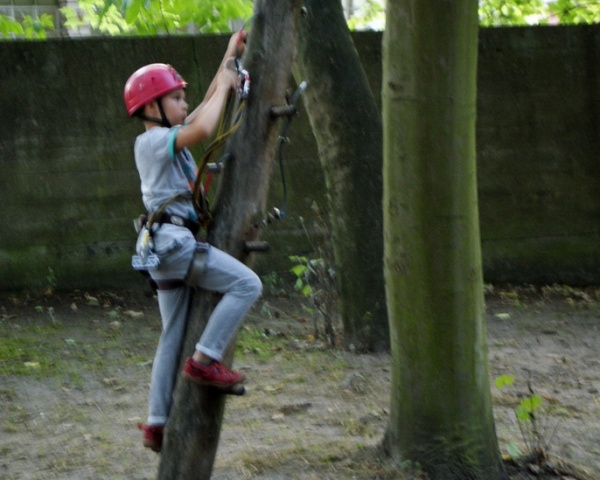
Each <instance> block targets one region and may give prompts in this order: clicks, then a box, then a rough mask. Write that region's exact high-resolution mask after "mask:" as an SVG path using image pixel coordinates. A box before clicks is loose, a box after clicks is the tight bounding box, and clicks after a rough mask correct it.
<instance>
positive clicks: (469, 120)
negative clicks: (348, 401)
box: [383, 0, 507, 480]
mask: <svg viewBox="0 0 600 480" xmlns="http://www.w3.org/2000/svg"><path fill="white" fill-rule="evenodd" d="M386 17H387V26H386V31H385V33H384V42H383V51H384V59H383V62H384V71H383V119H384V170H383V174H384V252H385V254H384V269H385V276H386V289H387V300H388V314H389V318H390V338H391V347H392V389H391V411H390V422H389V425H388V429H387V432H386V436H385V439H384V442H383V445H384V447H385V449H386V450H387V451H388V452H389V453H390V454H391V455H392V456H394V457H395V458H397V459H401V460H411V461H413V462H418V463H420V464H421V465H422V466H423V468H424V469H425V471H426V472H427V473H428V474H429V476H430V478H431V479H433V480H454V479H457V480H458V479H461V480H462V479H477V480H499V479H505V478H507V477H506V474H505V472H504V469H503V465H502V461H501V458H500V454H499V450H498V443H497V439H496V433H495V426H494V419H493V415H492V405H491V394H490V387H489V378H488V365H487V343H486V341H487V339H486V326H485V311H484V302H483V280H482V269H481V251H480V239H479V224H478V206H477V185H476V162H475V116H476V65H477V28H478V26H477V20H478V18H477V2H476V1H475V0H457V1H452V2H450V1H439V0H418V1H415V0H388V3H387V15H386Z"/></svg>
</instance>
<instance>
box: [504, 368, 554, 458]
mask: <svg viewBox="0 0 600 480" xmlns="http://www.w3.org/2000/svg"><path fill="white" fill-rule="evenodd" d="M494 383H495V385H496V387H498V388H500V389H502V388H504V387H506V386H509V385H512V384H513V383H514V377H513V376H512V375H501V376H499V377H497V378H496V379H495V381H494ZM527 389H528V391H529V395H528V396H525V397H523V398H522V399H521V401H520V402H519V404H518V405H517V407H516V408H515V416H516V417H517V423H518V424H519V429H520V430H521V436H522V437H523V441H524V442H525V445H526V447H527V451H528V457H527V461H528V462H531V463H535V464H538V465H540V464H542V463H543V462H544V461H545V460H546V459H547V457H548V450H549V448H550V442H551V440H552V436H553V434H554V432H549V430H548V429H547V428H545V426H544V425H543V423H544V419H543V415H542V413H543V399H542V397H541V396H540V395H538V394H537V393H535V391H534V389H533V387H532V386H531V383H530V382H527ZM509 455H510V456H511V457H512V458H516V457H517V456H520V451H519V449H518V447H516V446H515V445H514V444H511V445H509Z"/></svg>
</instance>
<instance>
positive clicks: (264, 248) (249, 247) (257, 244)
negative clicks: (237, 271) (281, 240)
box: [244, 240, 271, 252]
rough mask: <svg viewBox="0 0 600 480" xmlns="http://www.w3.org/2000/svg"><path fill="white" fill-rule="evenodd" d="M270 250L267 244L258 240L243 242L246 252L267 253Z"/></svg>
mask: <svg viewBox="0 0 600 480" xmlns="http://www.w3.org/2000/svg"><path fill="white" fill-rule="evenodd" d="M269 250H271V245H270V244H269V242H263V241H260V240H254V241H248V242H244V251H246V252H268V251H269Z"/></svg>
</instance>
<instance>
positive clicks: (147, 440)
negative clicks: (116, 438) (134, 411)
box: [138, 423, 165, 453]
mask: <svg viewBox="0 0 600 480" xmlns="http://www.w3.org/2000/svg"><path fill="white" fill-rule="evenodd" d="M138 428H139V429H140V430H141V431H142V432H144V437H143V440H142V443H143V445H144V447H146V448H149V449H151V450H153V451H155V452H157V453H158V452H160V449H161V448H162V441H163V432H164V429H165V427H164V425H144V424H141V423H139V424H138Z"/></svg>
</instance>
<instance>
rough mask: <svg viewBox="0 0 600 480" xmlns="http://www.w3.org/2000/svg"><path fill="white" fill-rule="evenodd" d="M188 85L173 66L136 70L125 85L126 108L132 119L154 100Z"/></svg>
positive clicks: (155, 65)
mask: <svg viewBox="0 0 600 480" xmlns="http://www.w3.org/2000/svg"><path fill="white" fill-rule="evenodd" d="M186 86H187V83H186V82H185V81H184V80H183V78H181V75H179V73H177V70H175V69H174V68H173V67H172V66H171V65H166V64H164V63H152V64H150V65H146V66H145V67H142V68H140V69H139V70H136V71H135V72H134V73H133V74H132V75H131V77H129V80H127V83H126V84H125V92H124V93H123V96H124V97H125V107H127V113H128V114H129V116H130V117H131V116H132V115H133V114H134V113H135V112H137V111H138V110H139V109H140V108H142V107H143V106H144V105H146V104H147V103H148V102H151V101H152V100H156V99H157V98H160V97H162V96H163V95H166V94H167V93H169V92H172V91H173V90H177V89H178V88H185V87H186Z"/></svg>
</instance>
